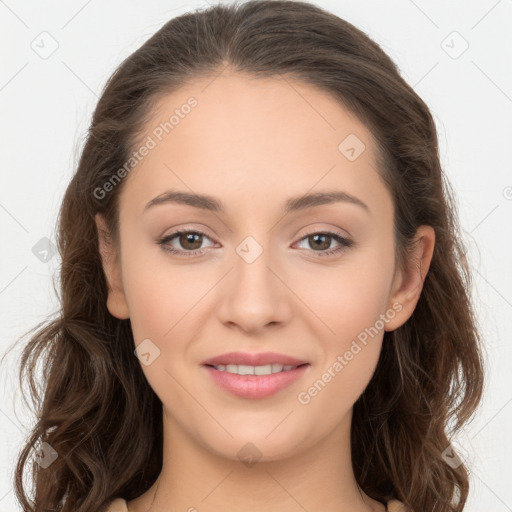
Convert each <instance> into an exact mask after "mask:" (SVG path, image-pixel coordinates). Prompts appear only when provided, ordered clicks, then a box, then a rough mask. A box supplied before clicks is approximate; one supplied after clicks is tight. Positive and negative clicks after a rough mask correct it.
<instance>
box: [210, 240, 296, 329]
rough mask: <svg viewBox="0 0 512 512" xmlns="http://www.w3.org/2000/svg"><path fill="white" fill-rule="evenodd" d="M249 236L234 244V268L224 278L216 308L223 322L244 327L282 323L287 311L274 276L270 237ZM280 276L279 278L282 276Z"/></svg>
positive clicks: (281, 284)
mask: <svg viewBox="0 0 512 512" xmlns="http://www.w3.org/2000/svg"><path fill="white" fill-rule="evenodd" d="M258 238H260V240H261V239H262V238H264V240H262V243H260V241H258V240H257V239H256V237H255V236H252V235H249V236H247V237H246V238H244V239H243V240H242V241H241V242H240V243H239V244H238V245H237V246H236V247H235V254H234V255H233V256H234V257H233V267H234V268H233V270H232V272H230V274H231V277H230V279H228V280H227V283H226V287H227V289H225V290H224V292H223V294H222V298H221V301H222V305H221V307H220V308H219V311H220V315H221V319H222V321H224V322H231V323H236V324H238V325H239V326H240V327H242V328H243V329H244V330H257V329H259V328H261V327H263V326H265V325H267V324H268V323H270V322H273V323H277V322H282V321H283V320H284V319H285V318H286V315H287V312H289V308H288V307H287V305H286V302H285V301H286V293H285V287H284V285H283V283H281V280H280V279H278V278H277V277H276V275H274V274H275V272H276V271H275V269H274V267H279V265H278V264H277V262H275V261H273V260H274V258H273V257H272V250H271V249H270V247H269V242H268V241H269V239H270V237H269V236H267V235H266V234H262V235H260V236H259V237H258ZM281 279H282V278H281Z"/></svg>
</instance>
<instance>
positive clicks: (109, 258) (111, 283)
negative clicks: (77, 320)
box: [95, 213, 130, 320]
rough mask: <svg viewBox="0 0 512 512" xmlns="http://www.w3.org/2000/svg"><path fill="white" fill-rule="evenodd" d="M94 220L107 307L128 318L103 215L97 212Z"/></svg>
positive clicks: (114, 256) (113, 249)
mask: <svg viewBox="0 0 512 512" xmlns="http://www.w3.org/2000/svg"><path fill="white" fill-rule="evenodd" d="M95 221H96V228H97V230H98V245H99V250H100V255H101V259H102V262H103V271H104V272H105V277H106V279H107V286H108V297H107V309H108V310H109V312H110V314H111V315H112V316H115V317H116V318H119V319H121V320H124V319H127V318H130V312H129V310H128V303H127V302H126V297H125V293H124V288H123V281H122V278H121V269H120V265H119V262H118V258H117V255H116V250H115V247H114V246H113V244H112V241H111V237H110V233H109V230H108V227H107V223H106V221H105V219H104V217H103V216H102V215H101V214H99V213H98V214H96V216H95Z"/></svg>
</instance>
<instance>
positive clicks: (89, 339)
mask: <svg viewBox="0 0 512 512" xmlns="http://www.w3.org/2000/svg"><path fill="white" fill-rule="evenodd" d="M59 222H60V224H59V240H58V241H59V250H60V254H61V257H62V268H61V287H62V288H61V301H62V312H61V315H60V318H59V319H57V320H54V321H52V322H48V324H46V325H44V326H43V327H42V328H40V329H38V331H37V332H36V333H35V334H34V335H33V337H32V339H31V340H30V342H29V343H28V345H27V346H26V348H25V351H24V353H23V357H22V361H21V364H22V366H21V377H22V378H27V379H28V380H29V382H31V383H32V385H33V386H34V387H33V388H32V389H33V390H34V393H35V389H36V388H35V386H36V384H35V382H34V379H35V378H36V377H35V375H34V374H35V373H37V372H36V368H38V367H40V366H39V365H42V366H41V367H42V368H44V369H45V370H44V373H43V375H41V376H40V378H42V379H43V391H44V393H43V395H42V396H41V400H40V402H38V401H37V396H36V397H35V398H36V405H37V408H38V409H37V412H38V422H37V424H36V426H35V428H34V430H33V432H32V435H31V437H30V439H28V441H27V445H26V447H25V449H24V450H23V452H22V453H21V454H20V458H19V461H18V466H17V479H16V490H17V496H18V499H19V501H20V503H21V505H22V507H23V509H24V510H26V511H31V512H42V511H48V510H59V511H62V512H70V511H73V512H96V511H105V510H110V511H127V510H128V511H129V512H163V511H189V512H192V511H199V512H203V511H205V512H206V511H208V512H217V511H221V510H222V511H225V510H229V511H230V512H241V511H244V512H248V511H256V510H265V511H267V512H283V511H287V512H290V511H301V510H307V511H309V512H317V511H320V510H322V511H329V512H335V511H342V510H344V511H348V510H350V511H351V512H364V511H375V512H377V511H385V510H388V511H390V512H398V511H399V510H404V511H405V510H408V511H418V512H419V511H422V512H425V511H429V512H449V511H457V512H460V511H462V510H463V508H464V505H465V503H466V499H467V496H468V489H469V487H468V470H467V468H466V466H465V464H464V463H463V462H462V461H461V460H458V459H457V456H456V454H455V453H454V452H453V446H452V445H451V442H450V441H451V439H452V437H453V435H455V433H457V431H459V430H460V429H461V428H462V426H463V425H464V424H465V423H466V422H467V421H468V420H469V419H470V418H471V417H472V415H473V414H474V412H475V410H476V408H477V406H478V404H479V401H480V399H481V394H482V386H483V361H482V353H481V347H480V337H479V333H478V331H477V328H476V322H475V318H474V313H473V309H472V305H471V301H470V295H469V288H470V287H469V285H470V274H469V270H468V266H467V263H466V259H465V249H464V245H463V242H462V240H461V237H460V234H459V231H458V225H457V214H456V210H455V206H454V202H453V199H452V195H451V192H450V189H449V184H448V182H447V180H446V179H445V177H444V175H443V172H442V169H441V167H440V162H439V156H438V146H437V134H436V128H435V124H434V120H433V118H432V116H431V114H430V112H429V110H428V108H427V106H426V105H425V103H424V102H423V101H422V100H421V99H420V98H419V97H418V95H417V94H416V93H415V92H414V90H413V89H412V88H411V87H410V86H409V85H408V84H407V83H406V82H405V81H404V80H403V78H402V77H401V76H400V74H399V72H398V70H397V68H396V66H395V64H394V63H393V62H392V61H391V60H390V58H389V57H388V56H387V55H386V54H385V53H384V52H383V51H382V49H381V48H380V47H379V46H378V45H377V44H376V43H375V42H373V41H372V40H371V39H369V38H368V37H367V36H366V35H365V34H364V33H363V32H361V31H360V30H358V29H357V28H355V27H354V26H352V25H351V24H349V23H348V22H346V21H344V20H342V19H340V18H338V17H337V16H335V15H333V14H331V13H328V12H326V11H325V10H322V9H320V8H319V7H316V6H314V5H312V4H309V3H305V2H294V1H252V2H247V3H243V4H236V5H231V6H222V5H217V6H213V7H211V8H208V9H206V10H202V11H196V12H194V13H189V14H185V15H183V16H179V17H177V18H175V19H172V20H171V21H169V22H168V23H167V24H165V25H164V26H163V27H162V28H161V29H160V30H159V31H158V32H157V33H156V34H155V35H154V36H153V37H151V38H150V39H149V40H148V41H147V42H146V43H145V44H144V45H143V46H142V47H141V48H139V49H138V50H137V51H136V52H134V53H133V54H132V55H131V56H130V57H129V58H127V59H126V60H125V61H124V62H123V63H122V64H121V66H120V67H119V68H118V69H117V70H116V71H115V73H114V74H113V75H112V77H111V78H110V80H109V81H108V83H107V85H106V87H105V89H104V91H103V94H102V96H101V98H100V100H99V103H98V106H97V108H96V111H95V113H94V116H93V119H92V123H91V126H90V130H89V134H88V138H87V141H86V144H85V147H84V149H83V151H82V154H81V159H80V162H79V166H78V169H77V171H76V174H75V176H74V177H73V179H72V181H71V183H70V184H69V187H68V189H67V192H66V194H65V197H64V200H63V204H62V209H61V214H60V219H59ZM34 447H38V448H37V450H36V451H35V452H34ZM34 453H36V457H35V460H34V461H33V460H32V459H34V456H33V455H34ZM454 461H457V462H454ZM29 467H32V468H33V470H32V473H31V478H32V484H33V491H32V493H31V495H30V493H29V491H28V489H27V488H26V487H25V486H24V479H23V476H24V472H25V471H26V470H27V469H28V468H29Z"/></svg>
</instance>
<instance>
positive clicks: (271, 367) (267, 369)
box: [205, 363, 309, 376]
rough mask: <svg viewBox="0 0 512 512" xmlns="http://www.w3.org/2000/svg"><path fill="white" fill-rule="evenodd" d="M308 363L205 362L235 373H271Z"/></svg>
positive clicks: (218, 369) (214, 367)
mask: <svg viewBox="0 0 512 512" xmlns="http://www.w3.org/2000/svg"><path fill="white" fill-rule="evenodd" d="M308 364H309V363H303V364H299V365H291V364H289V365H282V364H278V363H272V364H266V365H261V366H251V365H246V364H219V365H213V364H207V365H205V366H209V367H210V368H213V369H215V370H217V371H219V372H227V373H232V374H235V375H258V376H259V375H272V374H274V373H281V372H289V371H291V370H295V369H296V368H300V367H301V366H305V365H308Z"/></svg>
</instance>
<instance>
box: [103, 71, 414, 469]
mask: <svg viewBox="0 0 512 512" xmlns="http://www.w3.org/2000/svg"><path fill="white" fill-rule="evenodd" d="M212 80H213V81H212ZM191 97H193V98H194V100H190V98H191ZM187 104H188V105H192V104H193V105H194V106H193V107H190V108H187V107H184V106H185V105H187ZM176 111H177V112H176ZM173 114H176V115H175V117H174V118H173V121H172V122H173V123H174V124H173V126H172V127H171V128H170V127H169V126H170V125H169V124H168V125H165V123H166V122H168V121H169V119H170V118H171V116H172V115H173ZM163 127H164V128H163ZM141 140H142V141H143V142H142V143H143V144H146V147H147V148H149V149H148V150H147V151H141V152H140V153H145V155H144V156H143V158H141V159H140V162H139V163H138V164H137V166H136V168H135V169H134V170H133V171H131V173H130V174H129V175H128V177H127V178H125V179H126V180H127V181H126V183H125V184H124V185H125V186H124V188H123V190H122V193H121V196H120V260H119V264H118V265H117V264H114V263H109V262H108V261H106V263H105V264H106V266H107V269H108V272H107V273H108V276H109V280H110V284H111V288H112V289H111V291H110V295H109V302H108V307H109V310H110V312H111V313H112V314H113V315H114V316H117V317H119V318H127V317H129V318H130V321H131V325H132V329H133V334H134V344H135V345H136V346H139V345H140V347H141V349H140V351H139V352H140V353H139V357H140V356H141V354H142V357H141V365H142V369H143V371H144V373H145V375H146V377H147V379H148V381H149V384H150V385H151V387H152V388H153V389H154V391H155V392H156V394H157V395H158V396H159V398H160V399H161V401H162V403H163V407H164V415H165V421H166V422H168V424H172V425H173V426H174V428H175V429H178V430H179V431H180V432H182V433H183V434H184V435H185V436H186V437H187V439H189V440H192V441H193V442H195V443H197V444H199V445H201V446H202V447H204V448H206V449H208V450H209V451H211V452H212V453H215V454H218V455H221V456H223V457H226V458H231V459H236V458H239V457H240V455H239V450H240V449H241V448H242V447H243V446H244V445H245V444H246V443H249V442H250V443H252V444H253V445H254V446H255V447H257V450H258V451H259V456H261V457H262V458H263V459H264V460H277V459H279V458H283V457H287V456H292V455H294V454H296V453H298V452H299V451H301V450H304V449H307V448H308V447H312V446H314V445H317V444H319V443H320V442H321V441H322V440H323V439H326V438H327V437H328V436H329V435H331V434H335V433H336V432H341V431H342V430H343V429H345V430H344V431H346V428H347V425H349V424H350V418H351V412H352V406H353V404H354V402H355V401H356V400H357V398H358V397H359V396H360V395H361V393H362V392H363V391H364V389H365V388H366V386H367V384H368V382H369V381H370V379H371V377H372V375H373V372H374V370H375V367H376V365H377V362H378V358H379V354H380V350H381V345H382V339H383V334H384V331H385V330H393V329H396V328H397V327H398V326H399V325H401V324H403V323H404V322H405V320H406V319H407V317H408V316H409V315H410V313H411V311H412V309H413V307H414V304H415V301H414V298H415V297H416V298H417V296H415V295H414V294H412V300H411V292H410V290H411V289H413V288H414V283H412V284H408V283H409V282H408V281H407V282H406V281H405V278H404V276H403V275H402V274H401V273H400V272H398V271H397V269H396V268H395V245H394V237H393V203H392V199H391V196H390V193H389V191H388V190H387V189H386V187H385V185H384V184H383V182H382V181H381V178H380V177H379V174H378V169H377V164H376V154H375V152H374V151H375V144H374V141H373V139H372V136H371V134H370V132H369V131H368V129H367V128H366V127H365V125H363V124H362V123H361V122H360V121H359V120H358V119H357V118H356V117H354V116H353V115H351V114H350V113H349V111H348V110H346V109H345V108H344V107H343V106H342V105H341V104H340V103H338V102H337V101H336V100H334V99H333V98H331V97H330V96H328V95H327V94H326V93H324V92H321V91H319V90H317V89H316V88H314V87H312V86H309V85H305V84H302V83H298V82H293V81H285V80H284V79H278V78H268V79H255V78H252V77H248V76H245V75H242V74H235V73H228V72H225V73H223V74H221V75H220V76H218V77H217V78H216V79H212V78H210V79H208V80H204V81H199V80H198V81H196V82H194V83H192V84H190V85H188V86H186V87H184V88H183V89H180V90H179V91H178V92H175V93H172V94H169V95H168V96H166V97H164V98H163V99H162V100H161V101H160V102H159V104H158V108H157V109H155V111H154V113H153V115H152V118H151V120H150V121H149V122H148V123H147V125H146V132H145V134H144V135H143V137H141ZM173 193H181V196H180V195H177V194H174V195H173ZM188 194H190V195H191V196H192V197H188V196H186V195H188ZM311 194H330V196H329V195H327V196H322V195H317V196H311V197H309V199H307V197H308V195H311ZM336 194H337V195H336ZM199 196H208V200H205V199H203V200H201V201H200V200H199V199H198V197H199ZM329 199H330V200H329ZM178 230H179V231H182V233H181V234H176V232H177V231H178ZM102 254H103V255H104V261H105V260H106V258H105V250H104V249H103V253H102ZM108 265H111V266H110V267H109V266H108ZM406 285H408V286H409V288H407V287H406ZM416 285H417V283H416ZM416 288H417V286H416ZM407 293H409V294H408V295H406V294H407ZM231 352H238V353H243V354H245V355H246V356H247V357H248V359H247V360H245V359H241V356H235V359H233V360H228V359H227V358H226V357H224V358H223V356H222V355H223V354H227V353H231ZM262 353H273V355H270V356H269V359H257V358H252V359H251V356H254V355H258V354H262ZM281 356H286V357H290V358H294V359H295V360H296V361H293V362H294V363H296V364H288V365H286V366H287V367H288V366H293V367H295V366H297V368H292V369H285V368H283V370H282V371H280V372H279V373H276V374H272V375H270V376H269V375H267V376H264V375H253V376H247V375H242V376H239V375H238V376H237V375H234V374H233V372H241V373H243V372H246V371H248V372H252V371H254V368H253V367H254V366H256V367H257V368H256V372H259V373H267V372H268V371H269V370H270V371H279V369H280V368H279V366H274V367H272V366H270V367H268V364H271V362H272V360H274V361H275V364H277V365H278V363H279V361H281V363H284V364H285V363H286V361H285V360H282V359H279V357H281ZM218 357H220V359H217V361H216V363H217V365H216V366H217V369H215V368H212V367H209V366H206V365H205V361H207V360H210V359H212V358H218ZM237 357H238V359H237ZM223 361H224V363H226V364H230V365H233V364H236V362H237V361H239V362H240V364H242V363H245V365H244V366H246V367H247V366H249V368H244V367H243V366H242V368H240V367H238V366H231V367H229V368H228V367H226V369H224V371H222V366H220V367H219V364H220V365H221V364H222V362H223ZM251 362H252V363H254V364H252V365H250V364H248V363H251ZM288 363H289V361H288ZM297 363H305V364H303V365H301V366H298V364H297ZM262 367H264V368H262ZM287 372H290V373H289V374H288V373H287ZM228 374H229V375H228Z"/></svg>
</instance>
